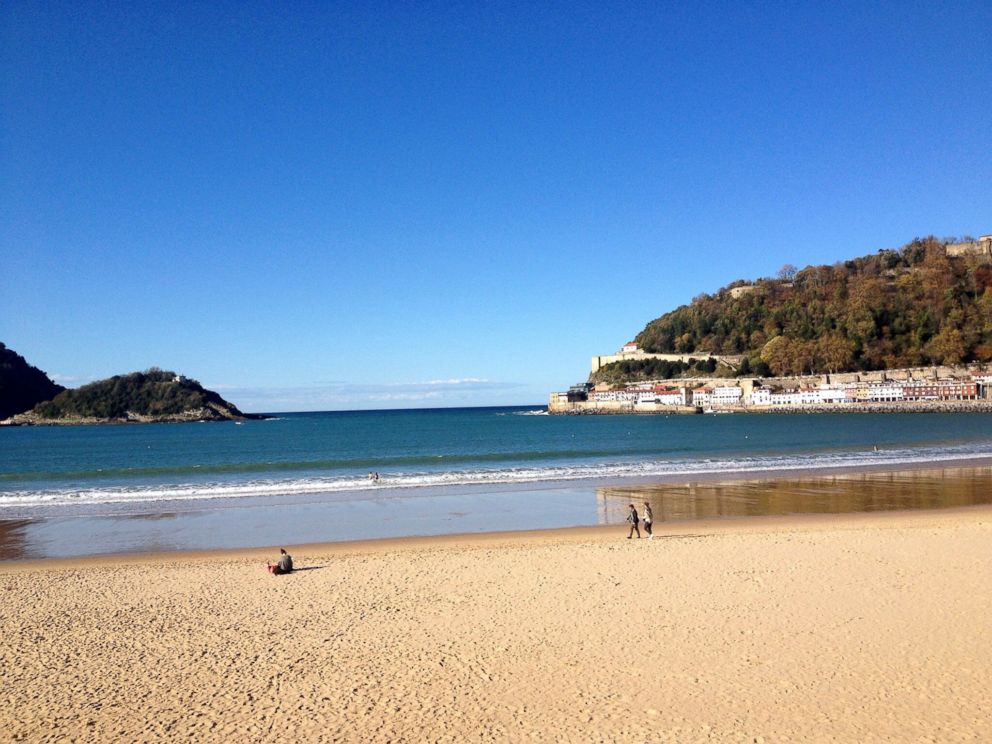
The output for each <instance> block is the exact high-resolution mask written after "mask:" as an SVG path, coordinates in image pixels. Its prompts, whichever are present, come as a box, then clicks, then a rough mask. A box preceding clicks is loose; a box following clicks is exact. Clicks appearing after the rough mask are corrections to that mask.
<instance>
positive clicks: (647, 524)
mask: <svg viewBox="0 0 992 744" xmlns="http://www.w3.org/2000/svg"><path fill="white" fill-rule="evenodd" d="M641 519H642V521H643V522H644V531H645V532H646V533H647V534H648V540H654V533H653V532H651V522H653V521H654V515H653V514H652V513H651V504H649V503H648V502H647V501H645V502H644V514H643V515H642V516H641Z"/></svg>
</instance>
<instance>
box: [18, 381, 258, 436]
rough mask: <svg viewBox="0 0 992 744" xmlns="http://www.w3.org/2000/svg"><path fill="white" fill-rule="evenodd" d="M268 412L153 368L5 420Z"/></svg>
mask: <svg viewBox="0 0 992 744" xmlns="http://www.w3.org/2000/svg"><path fill="white" fill-rule="evenodd" d="M261 418H265V417H264V416H260V415H258V414H249V413H242V412H241V411H239V410H238V408H237V407H236V406H235V405H234V404H232V403H229V402H228V401H226V400H224V399H223V398H222V397H221V396H220V395H218V394H217V393H215V392H214V391H212V390H207V389H206V388H204V387H203V386H202V385H201V384H200V383H199V382H197V381H196V380H191V379H189V378H188V377H184V376H182V375H177V374H176V373H175V372H169V371H166V370H162V369H158V368H152V369H149V370H146V371H144V372H132V373H131V374H127V375H116V376H114V377H111V378H109V379H107V380H100V381H98V382H93V383H90V384H88V385H83V386H82V387H79V388H75V389H62V391H61V392H59V393H58V394H57V395H55V396H54V397H53V398H52V399H51V400H46V401H43V402H41V403H38V404H37V405H35V406H34V407H33V408H31V409H30V410H27V411H23V412H21V413H17V414H15V415H13V416H10V417H8V418H6V419H5V420H3V421H0V424H2V425H6V426H18V425H53V424H55V425H57V424H61V425H73V424H121V423H157V422H182V421H231V420H235V421H236V420H244V419H261Z"/></svg>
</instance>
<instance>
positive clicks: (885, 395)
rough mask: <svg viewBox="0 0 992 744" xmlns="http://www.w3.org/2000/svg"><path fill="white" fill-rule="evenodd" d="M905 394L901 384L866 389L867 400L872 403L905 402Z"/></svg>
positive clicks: (874, 386) (873, 386)
mask: <svg viewBox="0 0 992 744" xmlns="http://www.w3.org/2000/svg"><path fill="white" fill-rule="evenodd" d="M905 398H906V394H905V391H904V390H903V387H902V384H899V385H897V384H895V383H891V384H884V385H871V386H869V387H868V400H870V401H872V402H873V403H882V402H892V401H897V400H905Z"/></svg>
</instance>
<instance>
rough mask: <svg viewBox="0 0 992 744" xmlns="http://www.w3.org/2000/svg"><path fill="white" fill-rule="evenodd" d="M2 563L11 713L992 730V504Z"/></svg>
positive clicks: (4, 710)
mask: <svg viewBox="0 0 992 744" xmlns="http://www.w3.org/2000/svg"><path fill="white" fill-rule="evenodd" d="M657 532H658V534H659V537H658V538H656V539H655V540H652V541H648V540H640V541H638V540H630V541H628V540H626V539H624V536H623V535H624V531H623V530H622V527H621V526H619V525H618V526H611V527H600V528H592V529H588V528H583V529H577V530H552V531H541V532H531V533H517V534H502V535H483V536H449V537H443V538H418V539H407V540H385V541H375V542H367V543H350V544H336V545H321V546H316V545H315V546H307V547H301V548H297V549H294V551H293V552H294V553H295V558H296V561H297V565H298V566H300V567H301V568H304V569H307V570H301V571H298V572H296V573H294V574H293V575H291V576H284V577H273V576H270V575H269V574H268V573H267V572H266V571H265V569H264V558H274V557H275V556H274V555H272V554H271V552H266V553H264V554H263V553H262V552H260V551H234V552H222V553H213V554H210V553H207V554H196V555H192V554H167V555H146V556H139V557H134V558H119V557H118V558H114V557H105V556H104V557H94V558H87V559H75V560H66V561H46V562H14V563H5V564H0V587H2V591H3V596H4V600H5V601H4V602H3V603H2V604H0V631H2V633H3V638H4V643H3V645H2V647H0V669H2V670H3V674H4V684H3V685H2V686H0V732H4V733H3V734H2V736H3V737H6V738H7V739H9V740H14V741H17V740H24V741H43V740H62V739H65V740H73V739H75V740H85V741H177V740H182V741H190V740H194V741H206V742H213V741H216V742H221V741H224V742H226V741H263V742H268V741H273V742H274V741H291V740H301V741H342V742H386V741H392V742H421V741H450V742H462V741H521V740H534V741H570V742H571V741H634V742H643V741H652V742H653V741H671V742H692V741H741V742H744V741H746V742H754V741H768V742H771V741H823V740H838V741H987V740H990V739H992V723H990V722H989V718H988V716H987V711H988V710H989V707H990V704H992V647H990V646H989V644H988V643H987V639H988V638H989V637H992V596H990V592H989V587H990V586H992V551H990V550H989V549H988V546H989V544H990V541H992V507H988V506H979V507H969V508H952V509H943V510H928V511H913V512H906V511H901V512H885V513H861V514H852V515H840V516H838V515H819V516H802V517H796V516H784V517H761V518H755V519H723V520H719V519H718V520H698V521H676V522H668V523H663V524H660V525H659V526H658V530H657Z"/></svg>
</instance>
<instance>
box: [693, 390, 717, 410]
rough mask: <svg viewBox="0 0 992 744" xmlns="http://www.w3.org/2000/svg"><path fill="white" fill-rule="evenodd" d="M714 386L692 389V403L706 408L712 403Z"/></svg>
mask: <svg viewBox="0 0 992 744" xmlns="http://www.w3.org/2000/svg"><path fill="white" fill-rule="evenodd" d="M712 396H713V388H709V387H701V388H696V389H695V390H693V391H692V405H694V406H699V407H701V408H705V407H706V406H708V405H709V404H710V399H711V397H712Z"/></svg>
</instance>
